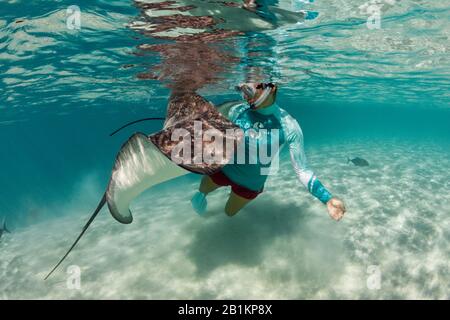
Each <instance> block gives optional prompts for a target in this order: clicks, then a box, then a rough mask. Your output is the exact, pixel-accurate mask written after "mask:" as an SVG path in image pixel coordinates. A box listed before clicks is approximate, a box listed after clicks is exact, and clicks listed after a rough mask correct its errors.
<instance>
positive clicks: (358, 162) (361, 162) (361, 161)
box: [347, 157, 369, 167]
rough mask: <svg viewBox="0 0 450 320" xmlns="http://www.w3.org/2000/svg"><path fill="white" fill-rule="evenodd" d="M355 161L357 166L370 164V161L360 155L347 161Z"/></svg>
mask: <svg viewBox="0 0 450 320" xmlns="http://www.w3.org/2000/svg"><path fill="white" fill-rule="evenodd" d="M349 162H351V163H353V164H354V165H355V166H357V167H367V166H369V162H368V161H367V160H366V159H363V158H360V157H356V158H353V159H350V158H347V163H349Z"/></svg>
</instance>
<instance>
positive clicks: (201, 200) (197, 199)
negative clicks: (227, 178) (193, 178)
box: [191, 176, 221, 214]
mask: <svg viewBox="0 0 450 320" xmlns="http://www.w3.org/2000/svg"><path fill="white" fill-rule="evenodd" d="M219 187H221V186H220V185H218V184H217V183H215V182H214V181H213V180H212V179H211V178H210V177H209V176H203V178H202V182H201V183H200V186H199V188H198V192H197V193H196V194H195V195H194V196H193V197H192V199H191V203H192V207H193V208H194V210H195V211H196V212H197V213H198V214H204V213H205V212H206V207H207V206H208V201H207V200H206V195H207V194H208V193H210V192H211V191H214V190H216V189H217V188H219Z"/></svg>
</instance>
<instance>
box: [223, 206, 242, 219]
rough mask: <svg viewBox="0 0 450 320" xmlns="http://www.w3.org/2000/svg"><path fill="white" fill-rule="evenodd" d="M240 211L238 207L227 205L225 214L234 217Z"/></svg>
mask: <svg viewBox="0 0 450 320" xmlns="http://www.w3.org/2000/svg"><path fill="white" fill-rule="evenodd" d="M238 212H239V209H236V208H232V207H231V206H228V205H227V206H225V214H226V215H227V216H229V217H230V218H231V217H233V216H235V215H236V213H238Z"/></svg>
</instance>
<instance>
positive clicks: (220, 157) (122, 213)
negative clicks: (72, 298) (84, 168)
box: [45, 93, 242, 279]
mask: <svg viewBox="0 0 450 320" xmlns="http://www.w3.org/2000/svg"><path fill="white" fill-rule="evenodd" d="M197 121H198V122H199V123H201V124H202V131H201V132H200V136H199V135H198V133H199V132H198V131H196V132H195V134H194V122H197ZM176 129H180V130H183V132H184V133H185V134H184V135H183V139H186V137H187V139H188V140H189V139H190V141H188V142H190V145H191V146H193V145H194V141H195V139H199V141H200V145H201V148H202V150H201V152H202V153H201V155H202V156H201V157H200V161H199V157H198V156H199V155H198V154H197V153H195V152H191V153H190V161H186V162H183V163H182V164H180V165H179V166H178V165H176V164H175V163H174V162H172V161H171V158H170V157H171V155H172V151H174V150H175V148H176V147H177V145H179V142H180V141H179V140H176V141H173V140H172V137H173V136H172V134H173V133H174V132H176ZM208 129H212V130H214V133H215V139H213V140H212V141H211V137H210V136H208V133H207V132H206V130H208ZM227 129H232V130H231V131H229V132H228V131H227V132H226V130H227ZM236 129H238V127H236V126H235V125H234V124H233V123H231V122H230V121H229V120H228V119H226V118H225V117H223V116H222V115H221V114H220V113H219V112H218V111H217V110H216V108H215V107H214V106H213V105H212V104H211V103H209V102H208V101H206V100H205V99H203V98H202V97H201V96H199V95H197V94H194V93H190V94H182V95H179V96H174V97H172V98H171V101H170V103H169V107H168V110H167V117H166V122H165V125H164V128H163V130H161V131H159V132H157V133H155V134H152V135H150V136H146V135H144V134H142V133H136V134H134V135H133V136H131V137H130V138H129V139H128V141H127V142H126V143H125V144H124V145H123V146H122V148H121V149H120V151H119V153H118V155H117V157H116V161H115V164H114V168H113V170H112V174H111V178H110V181H109V184H108V187H107V189H106V192H105V194H104V195H103V197H102V199H101V200H100V203H99V205H98V206H97V209H96V210H95V211H94V213H93V214H92V216H91V217H90V219H89V220H88V222H87V223H86V225H85V226H84V228H83V230H82V232H81V233H80V235H79V236H78V238H77V239H76V240H75V242H74V244H73V245H72V246H71V247H70V249H69V250H68V252H67V253H66V254H65V255H64V256H63V258H62V259H61V260H60V261H59V262H58V264H57V265H56V266H55V267H54V268H53V269H52V271H51V272H50V273H49V274H48V275H47V277H46V278H45V279H47V278H48V277H49V276H50V275H51V274H52V273H53V271H55V270H56V268H57V267H58V266H59V265H60V264H61V263H62V262H63V261H64V259H65V258H66V257H67V256H68V255H69V253H70V252H71V251H72V249H73V248H74V247H75V246H76V244H77V243H78V241H79V240H80V239H81V237H82V236H83V234H84V233H85V232H86V230H87V228H88V227H89V225H90V224H91V223H92V222H93V221H94V219H95V217H96V216H97V214H98V213H99V212H100V210H101V209H102V208H103V206H104V205H105V204H107V205H108V208H109V211H110V212H111V214H112V216H113V217H114V218H115V219H116V220H117V221H119V222H121V223H131V222H132V221H133V217H132V215H131V212H130V210H129V205H130V203H131V201H132V200H133V199H134V198H136V197H137V196H138V195H139V194H140V193H142V192H143V191H144V190H146V189H148V188H150V187H152V186H154V185H156V184H159V183H161V182H164V181H167V180H170V179H173V178H175V177H179V176H181V175H184V174H187V173H189V172H195V173H200V174H211V173H214V172H216V171H217V170H219V169H220V168H222V167H223V166H224V165H225V164H226V163H227V162H228V161H229V160H230V159H231V158H232V156H233V150H227V149H226V148H222V147H223V144H222V143H224V144H225V145H228V146H229V145H231V146H234V147H235V146H236V144H237V143H239V141H240V139H241V138H242V136H241V135H240V131H239V130H238V131H236ZM210 132H211V131H210ZM230 132H231V133H230ZM217 139H219V140H218V141H220V142H221V144H222V147H218V145H217V143H216V140H217ZM196 143H198V142H196ZM232 149H234V148H232ZM206 152H207V153H208V154H211V153H214V159H215V160H216V161H214V163H208V161H206V160H205V159H204V158H203V155H205V154H206ZM183 160H184V159H183ZM188 160H189V159H188Z"/></svg>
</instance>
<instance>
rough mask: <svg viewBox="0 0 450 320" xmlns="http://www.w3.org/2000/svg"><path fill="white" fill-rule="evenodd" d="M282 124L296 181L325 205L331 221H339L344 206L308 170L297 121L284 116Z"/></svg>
mask: <svg viewBox="0 0 450 320" xmlns="http://www.w3.org/2000/svg"><path fill="white" fill-rule="evenodd" d="M282 122H283V130H284V133H285V137H286V142H287V144H288V145H289V153H290V156H291V162H292V166H293V167H294V170H295V173H296V174H297V177H298V179H299V180H300V182H301V183H302V184H303V185H304V186H305V187H306V188H307V189H308V191H309V192H310V193H311V194H312V195H313V196H314V197H316V198H317V199H319V200H320V201H321V202H322V203H324V204H326V205H327V209H328V213H329V214H330V216H331V217H332V218H333V219H335V220H340V219H341V218H342V217H343V215H344V213H345V205H344V203H343V202H342V201H341V200H339V199H337V198H335V197H333V196H332V194H331V193H330V192H329V191H328V190H327V189H326V188H325V186H324V185H323V184H322V183H321V182H320V180H319V179H318V178H317V176H316V175H315V174H314V172H313V171H312V170H311V169H309V168H308V165H307V161H306V155H305V150H304V147H303V133H302V130H301V128H300V126H299V124H298V122H297V120H295V119H294V118H293V117H292V116H290V115H287V114H286V115H284V116H283V120H282Z"/></svg>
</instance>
